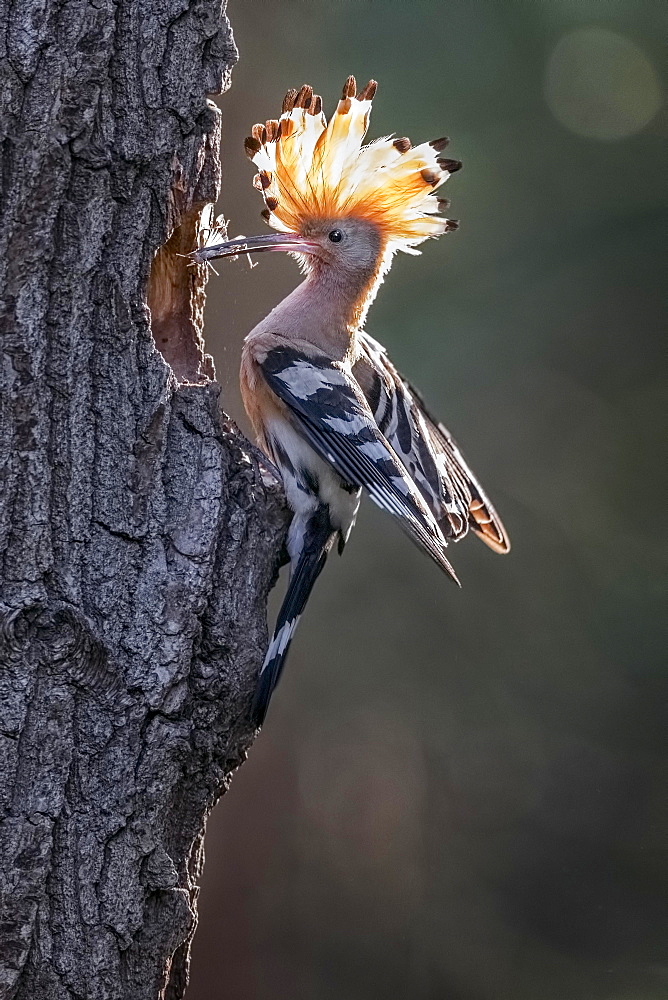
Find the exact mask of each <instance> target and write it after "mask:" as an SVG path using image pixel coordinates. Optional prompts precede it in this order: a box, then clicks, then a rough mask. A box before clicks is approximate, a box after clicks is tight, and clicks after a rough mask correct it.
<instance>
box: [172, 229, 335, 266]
mask: <svg viewBox="0 0 668 1000" xmlns="http://www.w3.org/2000/svg"><path fill="white" fill-rule="evenodd" d="M317 249H318V244H317V243H315V242H314V241H312V240H307V239H306V238H305V237H303V236H300V235H299V234H298V233H270V234H268V235H267V236H249V237H245V236H242V237H238V238H237V239H234V240H227V241H226V242H224V243H216V244H214V245H213V246H204V247H200V248H199V250H193V252H192V253H189V254H187V255H186V256H187V257H188V259H189V260H191V261H192V262H193V263H194V264H205V263H207V261H210V260H214V259H216V258H217V257H238V256H239V254H249V253H260V252H263V251H266V250H283V251H285V252H287V253H309V254H313V253H315V252H316V251H317Z"/></svg>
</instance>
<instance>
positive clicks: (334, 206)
mask: <svg viewBox="0 0 668 1000" xmlns="http://www.w3.org/2000/svg"><path fill="white" fill-rule="evenodd" d="M375 92H376V83H375V81H374V80H371V81H370V82H369V83H367V85H366V87H364V89H363V90H362V91H361V92H360V93H359V94H357V85H356V83H355V78H354V77H352V76H350V77H348V79H347V80H346V83H345V85H344V87H343V94H342V97H341V100H340V101H339V103H338V105H337V108H336V111H335V112H334V115H333V116H332V118H331V119H330V121H329V123H328V122H327V120H326V119H325V116H324V114H323V113H322V100H321V98H320V97H318V96H317V95H315V94H314V93H313V90H312V88H311V87H309V86H308V85H306V84H305V85H304V86H303V87H302V88H301V90H299V91H296V90H290V91H288V93H287V94H286V97H285V100H284V101H283V109H282V114H281V117H280V118H279V119H278V120H270V121H267V122H266V123H265V124H264V125H254V126H253V129H252V135H251V136H249V137H248V138H247V139H246V142H245V148H246V153H247V154H248V156H249V157H250V159H251V160H252V161H253V163H254V164H255V166H256V167H257V174H256V175H255V178H254V184H255V187H256V188H257V189H258V190H259V191H261V192H262V194H263V197H264V202H265V209H264V211H263V213H262V215H263V217H264V219H265V220H266V221H267V222H268V223H269V225H270V226H271V227H272V228H273V229H275V230H277V233H275V234H271V235H266V236H255V237H248V238H246V237H244V238H239V239H236V240H231V241H229V242H227V243H221V244H217V245H212V246H209V247H206V248H203V249H201V250H198V251H196V252H195V253H194V254H193V255H192V256H193V258H194V259H195V260H198V261H200V262H202V261H205V260H209V259H211V258H213V257H225V256H233V255H236V254H239V253H249V252H250V253H256V252H259V251H268V250H283V251H287V252H290V253H293V254H296V255H298V256H299V258H300V260H301V261H302V263H303V265H304V267H305V269H306V270H311V269H314V268H315V269H319V270H322V269H323V268H325V269H328V270H329V269H333V270H334V271H335V272H337V273H339V274H341V275H345V274H346V273H351V274H352V273H354V274H355V275H357V276H358V277H359V276H362V277H364V278H365V279H366V278H368V279H370V280H371V279H373V278H374V277H379V276H380V275H381V274H382V273H383V272H384V271H385V270H386V269H387V267H388V266H389V263H390V261H391V258H392V256H393V254H394V253H395V252H396V251H397V250H403V251H405V252H406V253H419V251H418V250H416V249H415V247H416V245H417V244H419V243H422V242H423V241H424V240H426V239H429V237H432V236H440V235H441V234H443V233H446V232H449V231H451V230H453V229H456V228H457V223H456V222H455V221H454V220H451V219H446V218H443V216H442V215H440V214H439V213H440V212H441V211H442V210H443V209H445V208H447V207H448V202H447V201H445V200H444V199H441V198H438V197H437V196H436V194H435V191H436V189H437V188H439V187H440V185H441V184H443V183H444V181H446V180H447V179H448V177H449V176H450V174H451V173H454V171H455V170H459V168H460V167H461V163H460V162H459V161H458V160H451V159H445V158H443V157H442V156H441V153H442V151H443V149H444V148H445V146H446V145H447V142H448V140H447V139H445V138H443V139H433V140H432V141H431V142H425V143H422V144H421V145H419V146H412V145H411V142H410V140H409V139H405V138H399V139H397V138H395V137H392V136H389V137H385V138H381V139H376V140H375V141H374V142H371V143H369V144H368V145H366V146H363V145H362V142H363V140H364V137H365V135H366V132H367V129H368V126H369V118H370V114H371V101H372V98H373V96H374V94H375Z"/></svg>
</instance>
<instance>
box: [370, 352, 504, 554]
mask: <svg viewBox="0 0 668 1000" xmlns="http://www.w3.org/2000/svg"><path fill="white" fill-rule="evenodd" d="M359 344H360V347H361V357H360V360H359V361H358V364H360V365H362V366H364V367H365V377H362V373H360V382H361V384H362V385H363V386H364V387H365V392H366V398H367V401H368V403H369V406H370V408H371V410H372V412H373V414H374V417H375V419H376V423H377V424H378V427H379V429H380V431H381V432H382V433H383V435H384V436H385V437H386V438H387V440H388V441H389V443H390V444H391V445H392V447H393V449H394V450H395V452H396V453H397V455H398V457H399V458H400V460H401V461H402V462H403V464H404V465H405V466H406V469H407V470H408V472H409V474H410V476H411V478H412V479H413V481H414V482H415V484H416V486H417V487H418V489H419V490H420V492H421V493H422V496H423V497H424V500H425V502H426V503H427V505H428V506H429V509H430V510H431V512H432V514H433V515H434V517H435V518H436V520H437V521H438V523H439V525H440V527H441V529H442V531H443V534H444V535H445V536H446V538H450V539H452V540H453V541H459V539H460V538H463V537H464V535H465V534H466V533H467V531H468V529H469V527H470V528H471V530H472V531H474V532H475V533H476V535H477V536H478V537H479V538H481V539H482V541H483V542H485V543H486V544H487V545H489V547H490V548H491V549H493V550H494V551H495V552H508V551H509V550H510V540H509V538H508V535H507V533H506V530H505V528H504V527H503V524H502V522H501V518H500V517H499V515H498V514H497V513H496V511H495V510H494V507H493V506H492V504H491V503H490V501H489V500H488V498H487V496H486V494H485V492H484V490H483V489H482V487H481V485H480V483H479V482H478V480H477V479H476V477H475V476H474V474H473V473H472V471H471V469H470V468H469V465H468V463H467V462H466V459H465V458H464V456H463V454H462V452H461V450H460V449H459V447H458V445H457V442H456V441H455V440H454V438H453V437H452V435H451V434H450V432H449V431H448V430H447V429H446V428H445V427H444V426H443V424H441V423H439V422H438V421H436V420H435V419H434V418H433V417H432V416H431V414H430V413H429V411H428V410H427V408H426V406H425V404H424V401H423V399H422V397H421V396H420V394H419V393H418V392H417V390H416V389H414V388H413V386H411V384H410V383H409V382H407V381H406V379H405V378H404V377H403V376H402V375H400V374H399V372H398V371H397V369H396V368H395V367H394V365H393V364H392V362H391V361H390V359H389V358H388V356H387V353H386V351H385V348H384V347H383V346H382V345H381V344H379V343H378V342H377V341H376V340H374V339H373V338H372V337H370V336H369V335H368V334H366V333H362V334H360V338H359ZM356 368H357V366H355V368H354V369H353V373H354V374H355V373H356Z"/></svg>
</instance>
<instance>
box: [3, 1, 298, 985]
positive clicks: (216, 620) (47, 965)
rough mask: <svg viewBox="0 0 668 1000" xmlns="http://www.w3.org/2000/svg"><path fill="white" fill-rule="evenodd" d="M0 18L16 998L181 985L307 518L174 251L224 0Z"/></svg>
mask: <svg viewBox="0 0 668 1000" xmlns="http://www.w3.org/2000/svg"><path fill="white" fill-rule="evenodd" d="M0 26H1V27H2V33H1V36H0V38H1V41H0V45H1V46H3V51H2V53H1V57H2V80H1V83H2V99H3V118H2V134H1V136H0V141H1V142H2V162H1V180H0V184H1V189H0V213H1V218H0V268H1V269H2V281H1V283H0V316H1V317H2V333H3V354H2V370H1V371H0V379H1V395H0V560H1V564H0V565H1V569H0V587H1V589H0V774H1V776H2V784H1V788H0V893H1V907H2V916H1V918H0V997H2V998H7V997H11V998H20V1000H65V998H67V1000H74V998H76V1000H82V998H94V1000H103V998H105V1000H106V998H123V1000H130V998H131V1000H139V998H141V1000H144V998H146V1000H155V998H156V997H165V998H169V1000H177V998H181V997H182V996H183V994H184V990H185V985H186V981H187V972H188V956H189V947H190V941H191V939H192V935H193V932H194V929H195V924H196V898H197V880H198V877H199V874H200V869H201V864H202V841H203V830H204V823H205V818H206V815H207V813H208V812H209V810H210V809H211V808H212V806H213V804H214V803H215V801H216V799H217V798H218V797H219V795H220V794H221V793H222V791H223V790H224V788H225V786H226V783H227V782H228V780H229V776H230V774H231V772H232V771H233V770H234V768H236V767H237V766H238V765H239V763H240V762H241V761H242V760H243V759H244V754H245V752H246V749H247V747H248V746H249V744H250V741H251V740H252V737H253V732H252V730H251V728H250V726H249V723H248V719H247V710H248V706H249V702H250V698H251V693H252V689H253V685H254V680H255V675H256V672H257V668H258V663H259V661H260V659H261V656H262V652H263V650H264V647H265V644H266V619H265V611H266V596H267V592H268V590H269V587H270V585H271V582H272V578H273V574H274V568H275V563H276V555H277V552H278V550H279V548H280V544H281V540H282V536H283V532H284V529H285V511H284V508H283V505H282V501H281V498H280V494H279V492H277V490H276V488H272V487H270V486H266V485H265V484H264V481H263V479H262V476H261V475H260V473H259V469H258V462H257V458H256V453H255V451H254V449H253V448H252V447H251V446H250V445H249V444H248V443H247V442H246V441H245V440H244V439H243V438H242V437H241V435H240V434H239V432H238V431H237V430H236V429H235V428H234V426H232V425H231V424H230V423H229V422H227V421H225V420H224V419H222V418H221V416H220V414H219V411H218V388H217V386H216V383H215V381H214V374H213V368H212V364H211V360H210V358H208V357H207V356H206V355H205V354H204V352H203V345H202V339H201V325H202V308H203V299H204V281H205V276H204V275H203V274H202V273H201V271H199V270H195V269H188V268H187V267H186V266H185V262H184V261H183V260H182V259H181V258H179V257H177V256H176V255H175V254H176V252H177V251H178V250H180V249H186V250H188V249H191V248H192V247H193V245H194V240H195V237H196V234H197V229H198V225H199V218H200V214H201V211H202V208H203V207H204V206H205V205H206V204H207V203H209V202H212V201H214V200H215V198H216V196H217V193H218V185H219V176H220V171H219V161H218V143H219V125H220V119H219V113H218V111H217V110H216V108H215V107H214V106H213V105H212V104H210V103H208V102H207V100H206V94H207V93H212V92H219V91H221V90H223V89H225V88H226V86H227V84H228V81H229V73H230V68H231V66H232V64H233V63H234V61H235V59H236V51H235V48H234V43H233V40H232V35H231V32H230V29H229V25H228V22H227V20H226V18H225V14H224V9H221V0H218V2H216V0H134V2H133V0H99V2H96V3H95V4H91V3H87V2H84V0H23V2H22V3H20V4H19V3H15V4H11V5H10V4H7V3H6V2H5V3H4V4H2V5H0ZM172 234H173V235H172ZM170 236H171V239H170V240H169V243H168V244H167V245H166V246H162V245H163V244H164V243H165V241H166V240H167V239H168V237H170ZM161 246H162V249H160V251H159V253H158V255H157V256H156V257H155V259H154V254H155V251H156V249H157V248H158V247H161ZM147 304H148V305H150V312H149V309H148V308H147ZM151 318H152V323H151ZM151 326H152V328H151ZM156 347H157V348H158V349H156Z"/></svg>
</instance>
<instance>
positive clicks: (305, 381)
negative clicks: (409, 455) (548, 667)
mask: <svg viewBox="0 0 668 1000" xmlns="http://www.w3.org/2000/svg"><path fill="white" fill-rule="evenodd" d="M256 360H257V361H258V365H259V367H260V370H261V371H262V374H263V376H264V378H265V380H266V382H267V385H268V386H269V388H270V389H271V390H272V392H274V393H275V395H276V396H278V398H279V399H281V400H282V402H283V403H284V404H285V405H286V406H287V408H288V412H289V415H290V418H291V419H292V421H293V422H294V423H295V425H296V426H297V427H298V429H299V430H300V432H301V433H302V434H303V435H304V437H305V438H306V440H307V441H308V442H309V444H310V445H311V447H312V448H313V449H314V450H315V451H316V452H317V453H318V454H319V455H320V456H321V457H322V458H323V459H325V460H326V461H327V462H329V464H330V465H331V466H332V467H333V468H334V469H335V471H336V472H337V473H338V474H339V475H340V476H341V478H342V479H343V480H344V481H345V482H347V483H349V484H350V485H351V486H361V487H364V488H365V489H366V490H367V491H368V493H369V495H370V497H371V499H372V500H373V501H374V502H375V503H376V504H378V506H379V507H382V508H383V509H385V510H387V511H389V512H390V513H391V514H394V516H395V517H397V518H398V520H399V522H400V524H401V526H402V528H403V529H404V530H405V531H406V532H407V534H408V535H409V536H410V537H411V539H412V540H413V541H414V542H415V543H416V544H417V545H419V546H420V547H421V548H422V549H424V550H425V552H427V553H428V555H430V556H431V558H432V559H433V560H434V561H435V562H436V563H437V564H438V565H439V566H440V567H441V568H442V569H443V570H445V572H447V573H448V574H449V575H450V576H451V577H452V578H453V579H454V580H455V581H456V582H457V583H458V582H459V581H458V580H457V577H456V575H455V572H454V570H453V568H452V566H451V565H450V563H449V562H448V560H447V559H446V557H445V548H446V546H447V542H446V540H445V538H444V537H443V534H442V532H441V530H440V528H439V526H438V524H437V522H436V520H435V519H434V517H433V515H432V513H431V511H430V509H429V507H428V505H427V504H426V503H425V501H424V499H423V496H422V494H421V492H420V490H418V489H417V488H416V486H415V485H414V484H413V483H412V481H411V479H410V477H409V475H408V474H407V471H406V469H405V467H404V466H403V465H402V463H401V460H400V459H399V457H398V456H397V454H396V453H395V451H394V449H393V448H392V446H391V445H390V444H389V443H388V442H387V440H386V439H385V437H384V436H383V434H382V433H381V432H380V430H379V429H378V427H377V425H376V422H375V420H374V418H373V414H372V413H371V411H370V409H369V407H368V404H367V402H366V400H365V398H364V395H363V393H362V391H361V389H360V387H359V386H358V385H357V383H356V382H355V380H354V378H353V377H352V375H351V374H350V373H349V372H347V371H346V370H345V368H344V366H342V365H337V364H335V363H334V362H333V361H332V360H331V359H330V358H328V357H326V356H325V355H322V354H313V355H311V354H309V355H308V356H307V355H306V354H304V353H302V352H300V351H298V350H297V349H295V348H292V347H287V346H285V347H284V346H280V347H275V348H272V349H271V350H269V351H268V352H267V353H266V355H265V356H264V358H263V360H260V359H259V358H258V359H256Z"/></svg>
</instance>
